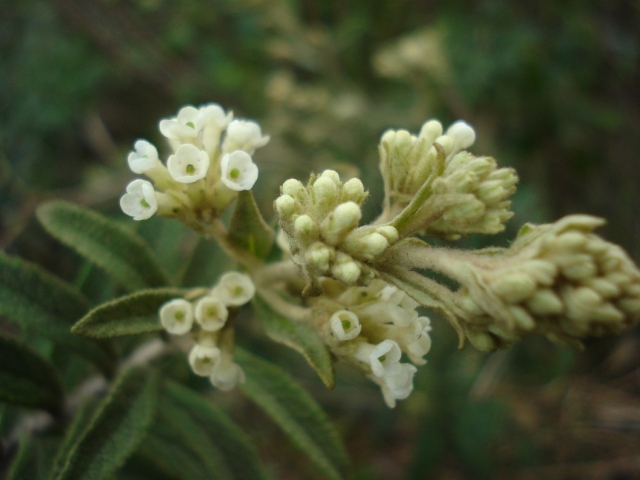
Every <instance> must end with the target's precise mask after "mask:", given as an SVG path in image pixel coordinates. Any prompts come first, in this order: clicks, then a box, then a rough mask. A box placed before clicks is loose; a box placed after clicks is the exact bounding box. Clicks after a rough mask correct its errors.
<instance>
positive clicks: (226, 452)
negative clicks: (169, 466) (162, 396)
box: [165, 382, 266, 480]
mask: <svg viewBox="0 0 640 480" xmlns="http://www.w3.org/2000/svg"><path fill="white" fill-rule="evenodd" d="M165 391H166V395H167V396H168V397H169V398H170V399H171V400H172V402H173V403H174V404H175V405H177V406H179V407H181V408H182V409H183V411H185V412H189V414H190V416H191V418H192V421H194V422H195V424H196V425H197V428H199V429H200V430H201V431H200V432H199V433H198V437H199V438H200V437H202V443H201V444H205V443H206V441H205V437H206V439H207V440H208V441H209V442H211V443H213V444H214V445H215V446H216V448H217V449H218V450H219V451H220V452H221V453H222V458H223V459H224V461H225V463H226V464H227V470H228V471H229V472H230V473H231V477H230V478H236V479H238V480H241V479H244V478H251V479H256V480H259V479H264V478H266V476H265V474H264V471H263V469H262V466H261V464H260V459H259V458H258V454H257V452H256V450H255V448H254V447H253V445H252V444H251V440H250V439H249V437H247V435H246V434H245V433H244V432H243V431H242V430H241V429H240V427H238V426H237V425H236V424H235V423H234V422H233V420H231V418H229V417H228V416H227V415H226V414H225V413H224V412H223V411H222V410H220V409H219V408H217V407H216V406H215V405H213V404H212V403H211V402H210V401H207V400H206V399H205V398H203V397H202V395H199V394H198V393H196V392H194V391H192V390H189V389H188V388H185V387H183V386H181V385H180V384H178V383H175V382H167V383H166V390H165ZM190 431H193V429H190ZM192 440H193V441H195V438H192Z"/></svg>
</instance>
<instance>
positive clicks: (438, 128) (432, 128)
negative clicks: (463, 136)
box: [418, 120, 442, 145]
mask: <svg viewBox="0 0 640 480" xmlns="http://www.w3.org/2000/svg"><path fill="white" fill-rule="evenodd" d="M440 135H442V124H441V123H440V122H439V121H438V120H429V121H428V122H425V123H424V124H423V125H422V128H421V129H420V135H419V137H418V138H424V139H425V141H426V142H427V143H428V144H429V145H431V144H432V143H433V142H435V140H436V138H438V137H439V136H440Z"/></svg>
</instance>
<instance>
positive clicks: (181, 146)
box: [120, 103, 269, 230]
mask: <svg viewBox="0 0 640 480" xmlns="http://www.w3.org/2000/svg"><path fill="white" fill-rule="evenodd" d="M160 132H161V133H162V135H164V136H165V137H166V138H167V139H168V141H169V144H170V145H171V148H172V150H173V154H172V155H170V156H169V158H168V159H167V162H166V165H165V164H164V163H162V162H161V161H160V160H159V157H158V150H157V149H156V147H155V146H154V145H152V144H151V143H149V142H148V141H146V140H138V141H136V142H135V144H134V150H133V151H132V152H130V153H129V157H128V161H129V168H131V170H132V171H133V172H134V173H137V174H144V175H146V176H147V177H148V178H149V179H150V180H151V181H152V182H153V183H151V182H149V181H147V180H141V179H138V180H134V181H133V182H131V183H130V184H129V185H128V186H127V193H125V194H124V195H123V196H122V198H121V199H120V206H121V208H122V210H123V211H124V213H126V214H127V215H130V216H131V217H133V219H134V220H145V219H147V218H149V217H151V216H152V215H154V214H155V213H158V215H161V216H167V217H176V218H179V219H180V220H182V221H183V222H184V223H185V224H187V225H189V226H190V227H192V228H195V229H196V230H202V228H201V227H202V225H206V224H207V223H208V222H210V221H211V220H212V219H214V218H218V217H219V216H220V214H221V213H222V211H223V210H224V209H225V208H226V207H227V206H228V205H229V203H230V202H231V201H232V200H233V199H234V198H235V197H236V196H237V193H238V192H239V191H242V190H250V189H251V188H252V187H253V185H254V183H255V182H256V180H257V178H258V167H257V166H256V165H255V164H254V163H253V160H252V155H253V153H254V152H255V150H256V148H259V147H262V146H264V145H265V144H266V143H267V142H268V141H269V137H268V136H263V135H262V131H261V129H260V126H259V125H258V124H257V123H255V122H253V121H249V120H233V114H232V113H231V112H228V113H227V112H225V111H224V110H223V109H222V107H220V106H219V105H218V104H215V103H211V104H207V105H203V106H201V107H199V108H195V107H192V106H186V107H183V108H182V109H180V111H179V112H178V115H177V116H176V117H174V118H170V119H165V120H161V121H160ZM156 189H158V190H156Z"/></svg>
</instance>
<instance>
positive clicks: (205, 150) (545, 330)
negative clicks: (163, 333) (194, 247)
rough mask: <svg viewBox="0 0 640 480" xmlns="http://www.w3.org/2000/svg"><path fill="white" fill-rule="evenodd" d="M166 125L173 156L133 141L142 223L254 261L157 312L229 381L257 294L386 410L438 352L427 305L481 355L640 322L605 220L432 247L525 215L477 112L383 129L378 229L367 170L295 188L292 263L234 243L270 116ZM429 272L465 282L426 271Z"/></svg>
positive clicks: (570, 342) (285, 190)
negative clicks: (486, 149) (189, 233)
mask: <svg viewBox="0 0 640 480" xmlns="http://www.w3.org/2000/svg"><path fill="white" fill-rule="evenodd" d="M160 131H161V133H162V134H163V135H164V136H165V137H166V138H167V140H168V143H169V145H170V147H171V149H172V152H173V153H172V154H171V155H170V156H169V157H168V159H167V161H166V164H164V163H162V162H161V161H160V160H159V156H158V151H157V149H156V147H155V146H153V145H152V144H151V143H149V142H147V141H146V140H138V141H137V142H135V145H134V151H132V152H131V153H130V154H129V158H128V160H129V167H130V168H131V170H132V171H133V172H134V173H138V174H144V175H146V176H147V177H148V178H149V179H150V180H151V182H149V181H147V180H142V179H138V180H134V181H133V182H131V183H130V184H129V185H128V186H127V188H126V193H125V194H124V196H123V197H122V198H121V201H120V204H121V207H122V210H123V211H124V212H125V213H126V214H128V215H130V216H131V217H133V218H134V220H143V219H147V218H149V217H151V216H152V215H154V214H156V213H157V214H158V215H160V216H166V217H172V218H177V219H179V220H180V221H182V222H183V223H184V224H185V225H187V226H188V227H190V228H192V229H193V230H195V231H196V232H198V233H200V234H203V235H207V236H211V237H213V238H214V239H216V240H217V241H218V242H219V243H220V244H221V246H222V247H223V248H224V249H225V250H226V252H227V253H228V254H229V255H230V256H231V257H232V258H233V259H234V260H236V261H237V262H238V263H239V264H240V265H241V267H242V268H243V270H244V271H243V272H242V273H241V272H227V273H225V274H224V275H222V276H221V277H220V280H219V281H218V283H217V284H216V285H215V286H214V287H213V288H212V289H202V288H200V289H194V290H192V291H190V292H188V293H187V294H186V295H185V296H184V297H181V298H176V299H173V300H170V301H169V302H167V303H165V304H164V305H162V307H161V308H160V311H159V315H160V322H161V323H162V325H163V327H164V328H165V329H166V330H167V331H168V332H169V333H170V334H172V335H178V336H183V337H184V338H189V339H190V340H189V342H188V343H189V345H190V351H189V354H188V360H189V364H190V366H191V369H192V370H193V372H194V373H195V374H196V375H201V376H208V377H209V378H210V380H211V383H212V384H213V385H215V386H216V387H218V388H220V389H222V390H229V389H231V388H233V387H235V386H236V385H237V384H238V383H240V382H243V381H244V372H243V371H242V369H241V367H240V366H239V365H238V364H236V363H235V362H234V361H233V345H234V336H233V335H234V329H233V320H234V319H235V317H236V316H237V313H238V309H239V308H240V307H241V306H242V305H244V304H246V303H248V302H250V301H251V300H252V298H253V297H254V296H260V297H261V298H262V300H263V301H264V302H266V303H267V304H268V306H269V307H270V308H271V309H273V310H274V311H275V312H276V313H277V314H278V315H280V316H282V317H285V318H288V319H289V320H290V321H293V322H305V323H307V324H308V325H310V326H311V327H312V328H313V329H314V331H315V332H316V334H317V335H318V337H319V338H320V339H321V340H322V342H323V343H324V344H325V346H326V348H327V349H328V350H329V351H330V352H331V353H332V358H333V359H335V360H336V361H342V362H345V363H347V364H349V365H351V366H352V367H354V368H356V369H357V370H359V371H360V372H362V374H363V375H365V376H366V377H368V378H370V379H371V380H372V381H373V382H375V383H376V384H378V385H379V386H380V388H381V390H382V394H383V397H384V399H385V402H386V403H387V405H389V407H393V406H395V404H396V400H401V399H405V398H407V396H409V394H410V393H411V391H412V389H413V378H414V375H415V373H416V371H417V366H420V365H423V364H424V363H425V362H426V360H425V359H424V356H425V355H426V354H427V353H428V352H429V350H430V348H431V337H430V331H431V322H430V320H429V318H428V317H426V316H423V315H422V314H421V312H420V311H419V309H420V308H422V307H427V308H429V309H431V310H433V311H436V312H438V313H440V314H441V315H443V316H444V317H445V318H446V319H447V320H448V321H449V322H450V323H451V324H452V326H453V327H454V328H455V329H456V330H457V332H458V335H459V338H460V345H461V346H463V345H464V342H465V341H466V340H469V341H470V343H471V344H472V345H474V346H475V347H476V348H478V349H479V350H483V351H491V350H494V349H496V348H506V347H509V346H511V345H512V344H513V343H514V342H516V341H518V340H520V339H521V338H522V337H524V336H525V335H527V334H529V333H539V334H542V335H545V336H546V337H547V338H548V339H549V340H550V341H552V342H555V343H558V344H561V345H567V346H572V347H577V348H581V346H582V343H581V339H583V338H585V337H588V336H601V335H605V334H618V333H620V332H622V330H623V329H624V328H626V327H627V326H629V325H631V324H633V323H635V322H636V321H637V320H638V318H639V317H640V271H639V270H638V268H637V267H636V265H635V264H634V263H633V261H632V260H631V259H630V258H629V256H628V255H627V254H626V253H625V252H624V251H623V250H622V249H621V248H620V247H618V246H616V245H614V244H611V243H609V242H607V241H605V240H603V239H602V238H600V237H599V236H597V235H596V234H594V233H593V230H594V229H595V228H596V227H598V226H601V225H602V224H603V223H604V221H603V220H601V219H598V218H595V217H590V216H587V215H571V216H568V217H565V218H563V219H561V220H559V221H558V222H556V223H553V224H547V225H525V227H523V229H522V230H521V232H520V234H519V235H518V237H517V239H516V240H515V241H514V242H513V243H512V245H511V246H510V247H509V248H506V249H498V248H492V249H485V250H478V251H463V250H457V249H453V248H436V247H433V246H431V245H429V244H428V243H426V242H424V241H423V240H421V239H420V238H418V237H417V235H421V236H431V237H441V238H444V239H447V240H456V239H458V238H460V237H462V236H465V235H469V234H473V233H480V234H495V233H498V232H501V231H503V230H504V224H505V222H506V221H507V220H508V219H509V218H511V216H512V215H513V212H512V211H511V209H510V208H511V202H510V197H511V195H512V194H513V193H514V192H515V190H516V184H517V182H518V177H517V174H516V172H515V171H514V170H513V169H511V168H499V167H498V165H497V163H496V161H495V160H494V159H493V158H490V157H482V156H480V157H478V156H475V155H473V154H472V153H470V152H468V151H467V150H466V149H468V148H469V147H471V146H472V145H473V143H474V142H475V137H476V134H475V131H474V129H473V128H472V127H471V126H470V125H468V124H467V123H465V122H462V121H459V122H456V123H454V124H452V125H451V126H449V127H448V128H447V129H446V130H445V129H444V128H443V126H442V124H441V123H440V122H438V121H437V120H429V121H427V122H425V123H424V125H422V128H421V129H420V132H419V133H418V134H417V135H414V134H411V133H410V132H408V131H406V130H389V131H387V132H385V133H384V134H383V135H382V137H381V140H380V146H379V151H380V170H381V173H382V177H383V181H384V189H385V191H384V194H385V196H384V204H383V208H382V212H381V214H380V216H379V217H378V218H377V219H376V220H374V221H373V222H372V223H370V224H368V225H361V220H362V204H363V202H364V201H365V200H366V199H367V197H368V192H367V191H366V190H365V187H364V185H363V184H362V182H361V181H360V180H359V179H358V178H351V179H347V180H346V181H344V180H342V179H341V178H340V176H339V175H338V173H337V172H335V171H333V170H325V171H324V172H322V173H321V174H319V175H317V174H311V176H310V179H309V181H308V182H307V184H306V185H305V184H303V183H302V182H300V181H299V180H296V179H289V180H287V181H286V182H284V184H283V185H282V187H281V188H280V195H279V196H278V197H277V198H276V200H275V202H274V210H275V211H276V213H277V215H278V217H279V226H280V229H281V230H280V232H279V234H278V242H277V244H278V246H279V247H280V249H281V250H282V259H281V260H280V261H279V262H276V263H271V264H265V262H264V259H263V258H258V257H257V256H256V253H255V252H254V251H246V250H242V248H241V247H238V245H236V244H235V243H234V242H233V241H232V240H230V239H231V238H232V237H231V236H232V235H234V234H235V235H236V237H234V238H237V232H233V231H228V230H227V229H226V227H225V226H224V224H223V223H222V222H221V216H222V214H223V213H224V211H225V210H226V209H227V208H229V206H230V205H231V204H232V203H233V201H234V200H235V199H236V198H237V197H238V193H239V192H241V191H249V194H250V190H251V189H252V188H253V186H254V184H255V182H256V180H257V178H258V168H257V166H256V165H255V163H254V162H253V159H252V156H253V155H254V153H255V150H256V149H257V148H259V147H262V146H264V145H265V144H266V143H267V142H268V141H269V137H268V136H264V135H263V134H262V130H261V128H260V126H259V125H258V124H257V123H255V122H253V121H250V120H238V119H236V120H234V119H233V115H232V114H231V113H230V112H229V113H226V112H225V111H224V110H223V109H222V108H221V107H220V106H219V105H217V104H208V105H203V106H201V107H199V108H195V107H192V106H187V107H184V108H182V109H181V110H180V111H179V112H178V115H177V116H176V117H174V118H170V119H165V120H162V121H161V122H160ZM152 182H153V183H152ZM254 221H255V222H259V223H261V225H262V227H263V228H266V229H268V228H269V227H268V226H267V224H266V223H265V222H264V221H263V220H262V219H259V220H255V219H254ZM232 227H233V225H232ZM271 238H272V237H271ZM252 241H253V240H252ZM425 269H426V270H433V271H436V272H439V273H441V274H443V275H445V276H447V277H449V278H451V279H452V280H454V281H455V283H457V285H458V287H456V288H455V289H454V290H451V289H450V288H449V287H447V286H445V285H444V284H441V283H439V282H437V281H435V280H434V279H432V278H429V277H426V276H424V275H423V274H421V273H420V271H423V270H425ZM292 295H294V296H295V297H298V300H292V297H291V296H292ZM403 359H406V360H408V361H404V362H403Z"/></svg>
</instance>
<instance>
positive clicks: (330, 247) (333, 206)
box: [275, 170, 398, 295]
mask: <svg viewBox="0 0 640 480" xmlns="http://www.w3.org/2000/svg"><path fill="white" fill-rule="evenodd" d="M367 195H368V194H367V192H365V190H364V186H363V185H362V182H361V181H360V180H359V179H357V178H354V179H351V180H349V181H347V182H345V183H342V182H341V181H340V176H339V175H338V173H337V172H335V171H333V170H325V171H324V172H322V174H321V175H319V176H315V175H312V176H311V179H310V180H309V183H308V185H307V186H306V187H305V186H304V185H303V184H302V183H301V182H299V181H298V180H294V179H290V180H287V181H286V182H285V183H284V184H283V185H282V187H281V195H280V196H279V197H278V198H277V199H276V201H275V210H276V211H277V212H278V215H279V216H280V227H281V228H282V230H283V232H284V233H285V235H286V237H287V239H288V241H289V247H290V248H289V250H290V253H291V255H292V258H293V261H294V262H295V263H296V264H297V265H299V266H300V267H301V268H302V270H303V272H304V275H305V279H306V280H307V289H306V291H305V295H318V294H320V293H322V289H321V288H320V282H319V279H320V278H321V277H324V276H328V277H332V278H335V279H337V280H340V281H342V282H344V283H346V284H347V285H353V284H361V285H366V284H368V283H369V282H370V281H371V280H372V279H373V275H374V274H373V271H372V270H371V268H370V267H369V266H368V265H367V263H368V262H370V261H372V260H374V259H375V258H377V257H379V256H380V255H381V254H382V253H383V252H384V251H385V250H386V249H387V247H388V246H389V245H390V244H393V243H394V242H396V241H397V240H398V232H397V231H396V229H395V228H394V227H392V226H377V227H376V226H363V227H359V228H358V225H359V223H360V219H361V218H362V209H361V205H362V202H364V200H365V199H366V198H367Z"/></svg>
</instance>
